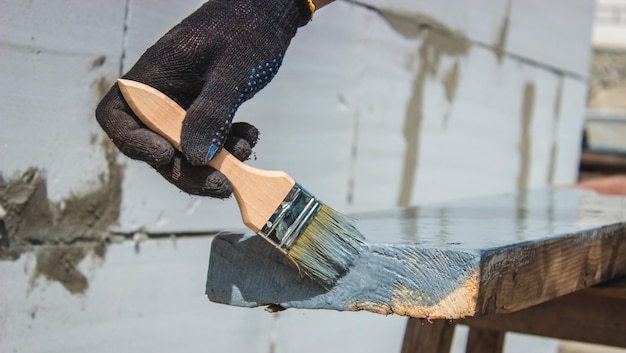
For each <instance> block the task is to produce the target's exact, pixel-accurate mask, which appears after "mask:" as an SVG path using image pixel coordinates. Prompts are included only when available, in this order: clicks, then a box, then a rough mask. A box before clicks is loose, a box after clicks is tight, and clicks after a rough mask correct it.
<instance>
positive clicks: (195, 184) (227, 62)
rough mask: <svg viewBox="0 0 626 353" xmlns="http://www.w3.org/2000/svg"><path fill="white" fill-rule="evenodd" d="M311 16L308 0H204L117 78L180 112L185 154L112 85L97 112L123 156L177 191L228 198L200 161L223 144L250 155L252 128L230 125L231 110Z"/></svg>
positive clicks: (270, 73) (258, 84) (227, 188)
mask: <svg viewBox="0 0 626 353" xmlns="http://www.w3.org/2000/svg"><path fill="white" fill-rule="evenodd" d="M311 16H312V9H311V7H310V6H309V2H308V1H307V0H211V1H209V2H207V3H205V4H204V5H203V6H202V7H201V8H200V9H198V10H197V11H196V12H194V13H193V14H191V15H190V16H189V17H187V18H186V19H184V20H183V21H182V22H181V23H180V24H178V25H176V26H175V27H174V28H172V29H171V30H170V31H169V32H168V33H167V34H165V35H164V36H163V37H162V38H161V39H160V40H159V41H157V42H156V43H155V44H154V45H153V46H152V47H150V48H149V49H148V50H147V51H146V52H145V53H144V54H143V55H142V56H141V58H139V60H138V61H137V63H136V64H135V66H133V67H132V68H131V69H130V71H129V72H128V73H127V74H126V75H124V78H126V79H130V80H135V81H139V82H142V83H145V84H147V85H149V86H152V87H154V88H156V89H157V90H159V91H161V92H163V93H165V94H166V95H168V96H169V97H170V98H172V99H173V100H174V101H176V102H178V104H180V105H181V106H182V107H183V108H184V109H185V110H187V115H186V117H185V120H184V122H183V129H182V136H181V147H182V150H183V153H184V156H183V154H181V153H180V152H178V151H175V149H174V148H173V147H172V146H171V145H170V143H169V142H168V141H167V140H165V139H164V138H162V137H160V136H159V135H157V134H156V133H154V132H152V131H150V130H148V129H147V128H146V127H145V126H144V125H143V124H142V123H141V122H140V121H139V120H138V119H137V118H136V117H135V115H134V114H133V113H132V111H131V110H130V108H129V107H128V105H127V104H126V102H125V101H124V98H123V97H122V94H121V92H120V90H119V87H118V86H117V84H116V85H114V86H113V87H112V88H111V90H110V91H109V92H108V93H107V94H106V95H105V97H104V98H103V99H102V101H101V102H100V104H99V105H98V108H97V109H96V118H97V120H98V122H99V123H100V125H101V126H102V128H103V129H104V130H105V131H106V133H107V134H108V135H109V137H110V138H111V139H112V140H113V142H114V143H115V145H116V146H117V147H118V148H119V149H120V150H121V151H122V152H123V153H124V154H126V155H127V156H128V157H130V158H133V159H138V160H142V161H145V162H147V163H148V164H150V165H151V166H153V167H154V168H155V169H156V170H157V171H158V172H159V173H160V174H161V175H162V176H163V177H165V178H166V179H167V180H168V181H170V182H172V183H173V184H174V185H176V186H177V187H178V188H180V189H181V190H183V191H185V192H188V193H190V194H196V195H206V196H212V197H218V198H225V197H228V196H230V194H231V192H232V187H231V185H230V183H229V182H228V180H227V179H226V177H225V176H224V175H223V174H221V173H220V172H218V171H216V170H214V169H212V168H210V167H208V166H206V164H207V163H208V162H209V161H210V160H211V159H212V158H213V156H215V154H216V153H217V152H218V151H219V149H220V148H222V146H224V147H225V148H226V149H228V150H229V151H230V152H231V153H233V154H234V155H235V156H236V157H237V158H239V159H240V160H242V161H243V160H246V159H247V158H248V157H249V156H250V154H251V152H252V147H254V145H255V143H256V141H257V138H258V130H257V129H256V128H255V127H253V126H252V125H250V124H246V123H235V124H233V123H232V120H233V117H234V115H235V112H236V111H237V108H239V106H240V105H241V104H242V103H243V102H245V101H246V100H248V99H250V98H251V97H252V96H254V94H255V93H256V92H258V91H259V90H260V89H262V88H263V87H265V85H266V84H267V83H268V82H269V81H270V80H271V79H272V78H273V77H274V75H276V73H277V71H278V68H279V67H280V65H281V63H282V60H283V56H284V54H285V51H286V50H287V47H288V46H289V43H290V41H291V38H293V36H294V35H295V33H296V30H297V28H298V27H299V26H302V25H305V24H306V23H308V21H309V20H310V19H311Z"/></svg>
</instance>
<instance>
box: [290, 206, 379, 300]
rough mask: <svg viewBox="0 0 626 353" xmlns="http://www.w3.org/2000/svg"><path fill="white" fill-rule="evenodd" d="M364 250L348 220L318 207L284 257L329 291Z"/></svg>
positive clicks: (329, 209) (365, 245)
mask: <svg viewBox="0 0 626 353" xmlns="http://www.w3.org/2000/svg"><path fill="white" fill-rule="evenodd" d="M366 247H367V244H366V243H365V238H364V237H363V235H362V234H361V233H360V232H359V231H358V230H357V229H356V228H355V227H354V225H353V224H352V219H350V218H348V217H346V216H344V215H342V214H341V213H339V212H337V211H335V210H333V209H332V208H330V207H328V206H326V205H322V207H321V209H320V210H319V212H318V213H317V215H315V217H313V219H312V220H311V222H310V223H309V224H308V225H307V227H306V228H305V230H304V231H303V232H302V234H300V235H299V237H298V240H297V241H296V242H295V244H294V245H293V247H292V248H291V249H290V250H289V252H288V253H287V257H288V258H289V259H290V260H291V261H293V262H294V263H295V264H296V265H297V266H298V268H299V269H300V270H301V271H302V272H304V273H305V274H306V275H307V276H309V277H310V278H312V279H313V280H315V281H316V282H318V283H319V284H321V285H322V286H323V287H325V288H326V289H330V288H331V287H332V286H334V285H335V283H336V282H337V280H338V279H339V278H340V277H341V276H343V275H344V274H345V273H346V272H348V270H349V267H350V265H351V264H352V263H353V262H354V260H355V259H356V258H357V257H358V256H359V254H360V253H361V252H362V251H363V249H365V248H366Z"/></svg>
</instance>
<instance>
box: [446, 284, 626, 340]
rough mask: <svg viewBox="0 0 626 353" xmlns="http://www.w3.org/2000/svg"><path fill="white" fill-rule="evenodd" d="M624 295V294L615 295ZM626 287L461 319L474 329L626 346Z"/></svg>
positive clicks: (594, 291)
mask: <svg viewBox="0 0 626 353" xmlns="http://www.w3.org/2000/svg"><path fill="white" fill-rule="evenodd" d="M616 292H621V293H622V294H621V296H620V295H615V293H616ZM623 295H624V289H623V288H610V287H609V288H606V289H598V288H593V289H586V290H583V291H579V292H576V293H572V294H569V295H565V296H563V297H560V298H556V299H553V300H550V301H547V302H545V303H542V304H539V305H536V306H533V307H530V308H527V309H523V310H520V311H517V312H514V313H510V314H499V315H490V316H485V317H474V318H468V319H465V320H460V321H458V323H460V324H464V325H468V326H470V327H471V328H476V329H480V330H490V331H500V332H505V331H512V332H519V333H525V334H532V335H540V336H545V337H554V338H559V339H566V340H574V341H581V342H588V343H597V344H604V345H612V346H617V347H626V335H625V334H624V332H625V328H626V299H624V297H623Z"/></svg>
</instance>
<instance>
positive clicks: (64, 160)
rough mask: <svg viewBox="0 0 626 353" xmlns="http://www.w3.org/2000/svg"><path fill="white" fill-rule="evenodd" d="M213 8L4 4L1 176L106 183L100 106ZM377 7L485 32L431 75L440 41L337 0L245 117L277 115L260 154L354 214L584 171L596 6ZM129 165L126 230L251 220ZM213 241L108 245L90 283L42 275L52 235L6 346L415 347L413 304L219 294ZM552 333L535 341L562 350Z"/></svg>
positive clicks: (10, 271) (67, 187) (50, 183)
mask: <svg viewBox="0 0 626 353" xmlns="http://www.w3.org/2000/svg"><path fill="white" fill-rule="evenodd" d="M201 3H202V1H198V0H185V1H178V2H176V5H175V6H172V4H171V2H168V1H163V0H153V1H145V0H126V1H124V0H116V1H110V0H107V1H104V0H97V1H88V2H80V1H77V0H63V1H56V2H54V3H50V2H43V1H29V2H24V1H17V0H8V1H3V2H1V3H0V18H2V20H1V21H0V77H1V78H2V84H1V85H0V97H1V98H2V104H0V115H1V118H0V146H1V147H0V148H1V149H0V173H1V175H2V178H4V179H5V180H15V178H18V177H19V176H20V175H21V173H23V172H25V171H26V170H27V169H28V168H30V167H35V168H38V169H40V170H41V171H43V173H44V176H45V180H46V185H47V192H48V195H47V197H48V198H49V199H50V201H51V202H53V203H56V204H58V205H60V206H59V207H61V208H62V207H63V204H64V202H65V200H68V199H69V198H71V197H73V196H75V195H82V194H85V193H87V192H89V191H90V190H93V189H98V188H100V187H102V185H103V184H104V183H106V182H107V178H108V177H110V175H108V174H107V173H108V169H109V168H111V163H112V161H111V160H107V158H106V156H107V152H106V149H105V148H104V147H103V142H102V141H106V136H104V134H103V133H102V131H101V130H100V128H99V126H98V124H97V123H96V121H95V119H94V117H93V110H94V109H95V106H96V104H97V102H98V100H99V98H100V97H101V95H102V94H103V92H105V91H106V89H108V87H109V86H110V84H111V83H112V82H113V81H114V79H115V78H116V77H118V75H119V74H120V71H121V72H124V71H126V70H128V69H129V68H130V66H131V65H132V64H133V63H134V61H135V60H136V59H137V57H138V56H139V55H140V54H141V53H142V52H143V50H144V49H145V48H146V47H147V46H149V45H150V44H151V43H153V42H154V41H155V40H157V39H158V38H159V37H160V36H161V34H162V33H163V32H165V31H166V30H167V29H168V28H170V27H171V26H172V25H174V24H176V23H177V22H178V21H180V19H182V18H183V17H184V16H185V15H186V14H188V13H190V12H191V11H193V9H195V8H196V7H198V6H199V5H200V4H201ZM367 3H369V4H372V5H375V6H380V7H383V8H384V9H385V10H392V11H396V12H398V11H400V12H402V13H404V14H406V15H407V16H408V17H410V18H415V17H416V16H417V17H419V18H422V19H423V18H425V17H424V16H428V17H431V18H432V19H434V20H435V21H437V22H439V23H441V24H443V25H445V26H447V27H448V29H449V30H450V31H452V32H455V33H458V35H459V36H461V37H462V38H465V39H466V40H467V42H468V43H469V45H468V46H467V48H466V49H465V50H463V51H461V52H457V53H455V54H453V55H448V54H445V53H444V54H442V56H441V58H440V60H439V61H438V62H437V63H436V64H434V65H431V66H429V67H428V68H429V69H436V70H435V73H434V74H425V72H424V67H423V66H422V64H423V58H424V56H421V55H420V49H422V48H423V46H424V45H429V46H431V47H429V50H431V52H436V51H437V50H439V49H441V48H440V47H438V46H437V45H438V42H436V41H435V42H433V41H429V40H425V39H424V36H416V37H412V38H407V37H405V36H403V35H402V34H401V33H400V32H399V31H397V30H396V29H394V27H393V26H391V25H390V24H389V22H388V21H387V20H385V19H384V18H382V17H381V16H379V15H378V14H376V13H373V12H371V11H368V10H366V9H364V8H363V7H356V6H354V5H350V4H348V3H345V2H337V3H334V4H332V5H329V6H328V8H325V9H323V10H321V11H319V12H318V14H317V15H316V17H315V19H314V21H313V22H312V23H311V24H309V25H308V26H306V27H304V28H302V29H301V30H300V31H299V33H298V35H297V37H296V38H295V39H294V40H293V42H292V45H291V47H290V49H289V51H288V53H287V55H286V60H285V64H284V66H283V67H282V68H281V70H280V74H279V75H278V76H277V77H276V78H275V79H274V81H273V82H272V83H271V84H270V85H269V86H268V87H267V88H265V89H264V90H263V91H262V92H261V93H260V94H258V95H257V96H256V97H255V98H254V99H253V100H252V101H250V102H247V103H246V104H245V105H244V106H243V107H242V109H241V110H240V112H239V113H238V115H237V119H238V120H245V121H250V122H252V123H254V124H255V125H257V126H258V127H259V129H260V130H261V142H260V144H259V146H258V147H257V149H256V153H257V157H258V160H256V161H253V162H251V163H252V164H254V165H255V166H258V167H262V168H268V169H283V170H286V171H288V172H289V174H291V175H292V176H294V177H295V178H296V179H297V180H298V181H299V182H301V183H302V184H303V185H305V186H306V187H307V188H308V189H310V190H311V191H313V192H314V193H315V194H317V195H318V196H319V197H321V198H322V199H323V200H324V201H326V203H328V204H329V205H331V206H333V207H334V208H336V209H338V210H341V211H344V212H362V211H368V210H378V209H385V208H390V207H396V206H398V205H402V204H417V203H428V202H435V201H443V200H449V199H454V198H466V197H472V196H479V195H486V194H494V193H502V192H511V191H515V190H517V189H518V188H519V187H531V188H535V187H542V186H545V185H548V184H568V183H572V182H574V181H575V179H576V174H577V165H578V157H579V151H578V147H579V144H580V132H581V128H582V117H583V113H584V105H585V98H586V84H585V76H586V74H587V66H588V61H589V53H590V45H589V37H590V31H591V21H592V17H593V11H592V10H593V1H591V0H577V1H557V0H551V1H539V0H537V1H512V0H509V1H504V0H503V1H495V0H466V1H460V2H459V1H439V2H415V1H408V0H385V1H383V0H368V1H367ZM571 23H576V24H577V25H576V26H571ZM439 44H441V43H439ZM120 68H121V70H120ZM455 80H456V84H455V83H454V82H455ZM416 102H417V103H419V102H421V104H417V103H416ZM524 107H526V108H527V110H526V111H527V113H526V117H525V116H524ZM415 113H421V116H422V119H421V123H420V124H419V126H418V127H417V128H415V127H413V128H412V129H409V132H410V135H409V136H408V137H405V131H406V129H405V120H406V119H407V118H408V119H409V121H413V120H412V117H413V116H414V115H415ZM525 122H526V123H527V125H524V124H525ZM524 126H526V127H524ZM524 131H525V132H524ZM523 141H527V142H529V144H527V145H525V147H524V144H523V143H522V142H523ZM411 142H417V143H418V144H417V146H418V147H417V148H416V149H413V148H414V147H410V143H411ZM409 147H410V148H409ZM411 153H413V154H414V155H411ZM407 154H408V155H409V157H411V156H413V158H414V159H413V160H412V161H413V162H414V163H415V166H416V167H415V169H413V168H411V163H407V160H409V161H411V158H408V159H407ZM525 158H527V159H525ZM524 161H526V162H524ZM113 162H115V163H117V164H120V165H122V170H123V179H122V180H120V183H121V201H120V205H119V208H120V214H119V218H118V220H117V222H115V223H114V224H112V225H111V227H112V230H114V231H116V232H122V233H124V234H132V233H134V232H137V231H142V232H143V231H147V232H153V233H170V232H171V233H183V232H189V231H193V232H209V231H215V230H220V229H223V228H228V227H240V222H239V216H238V213H237V208H236V205H235V202H234V201H233V200H227V201H216V200H210V199H204V198H197V197H190V196H188V195H184V194H182V193H180V192H179V191H178V190H176V189H175V188H174V187H172V186H170V185H169V184H167V183H165V182H164V181H162V179H161V178H160V177H159V176H158V175H157V174H156V173H155V172H153V171H152V170H151V169H150V168H149V167H147V166H145V165H143V164H141V163H138V162H134V161H130V160H128V159H126V158H125V157H123V156H121V155H118V156H116V157H115V158H114V161H113ZM407 165H408V167H409V168H407ZM407 176H408V177H407ZM407 190H410V193H406V191H407ZM403 193H404V195H405V196H404V197H401V195H403ZM26 221H28V220H26ZM210 241H211V239H210V237H191V238H186V237H180V238H178V239H177V240H176V241H172V240H169V239H149V240H146V241H144V242H142V243H140V244H139V249H140V251H139V252H137V251H135V248H134V247H133V245H134V244H133V243H132V241H131V240H121V243H116V244H113V245H109V246H108V248H107V251H106V255H105V256H104V257H103V258H102V257H100V256H98V255H96V254H91V255H88V256H86V257H85V258H83V259H82V260H81V261H80V264H79V265H78V267H77V271H78V272H79V273H80V274H82V275H84V277H85V278H86V279H87V281H88V284H89V285H88V288H87V289H86V290H84V291H83V292H82V293H80V294H71V293H70V292H69V291H68V290H66V289H65V288H64V287H63V286H62V285H61V284H59V283H58V282H55V281H51V280H48V279H47V278H46V276H45V275H42V274H40V272H39V271H38V270H37V259H38V253H37V248H36V247H35V248H34V250H33V251H32V252H27V253H24V254H22V256H21V257H20V258H19V259H17V260H15V261H0V281H2V288H3V291H2V295H0V351H2V352H5V351H6V352H56V351H63V352H83V351H94V352H108V351H131V350H133V351H147V350H150V351H153V352H160V351H172V350H177V351H225V352H241V351H250V352H268V351H269V352H293V351H298V352H317V351H319V350H321V349H324V350H327V349H330V348H332V349H331V350H335V351H344V352H350V351H359V352H380V351H398V349H399V347H400V340H401V337H402V334H403V327H404V322H405V319H404V318H401V317H394V316H391V317H383V316H376V315H373V314H362V313H356V314H354V313H334V312H323V311H321V312H307V311H287V312H283V313H280V314H278V315H269V314H267V313H266V312H264V311H263V310H250V309H242V308H231V307H226V306H222V305H217V304H213V303H210V302H208V300H207V299H206V298H205V296H204V294H203V292H204V280H205V274H206V266H207V263H208V261H207V259H208V253H209V247H210ZM372 337H376V339H375V340H372V339H371V338H372ZM459 337H462V333H461V334H459ZM460 339H461V338H457V343H456V344H455V347H460V346H461V345H460V343H458V342H460ZM319 342H327V343H325V344H324V345H323V346H321V343H319ZM537 342H539V343H538V345H539V346H540V347H542V348H538V349H537V350H535V351H545V352H553V351H554V349H555V348H554V344H553V343H552V341H542V340H539V341H537ZM329 347H330V348H329ZM455 349H456V350H458V349H459V348H455ZM515 349H516V348H515V347H514V346H513V345H512V346H511V348H507V350H508V351H509V352H515V351H516V350H515Z"/></svg>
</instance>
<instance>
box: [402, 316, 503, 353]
mask: <svg viewBox="0 0 626 353" xmlns="http://www.w3.org/2000/svg"><path fill="white" fill-rule="evenodd" d="M455 327H456V324H455V323H454V322H452V321H450V320H433V321H432V322H428V321H427V320H425V319H414V318H411V319H409V320H408V322H407V325H406V330H405V332H404V341H403V343H402V351H401V353H449V352H450V346H451V345H452V337H453V336H454V329H455ZM504 335H505V332H500V331H491V330H483V329H480V328H474V327H472V328H470V331H469V335H468V337H467V347H466V350H465V352H466V353H501V352H502V347H503V345H504Z"/></svg>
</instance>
